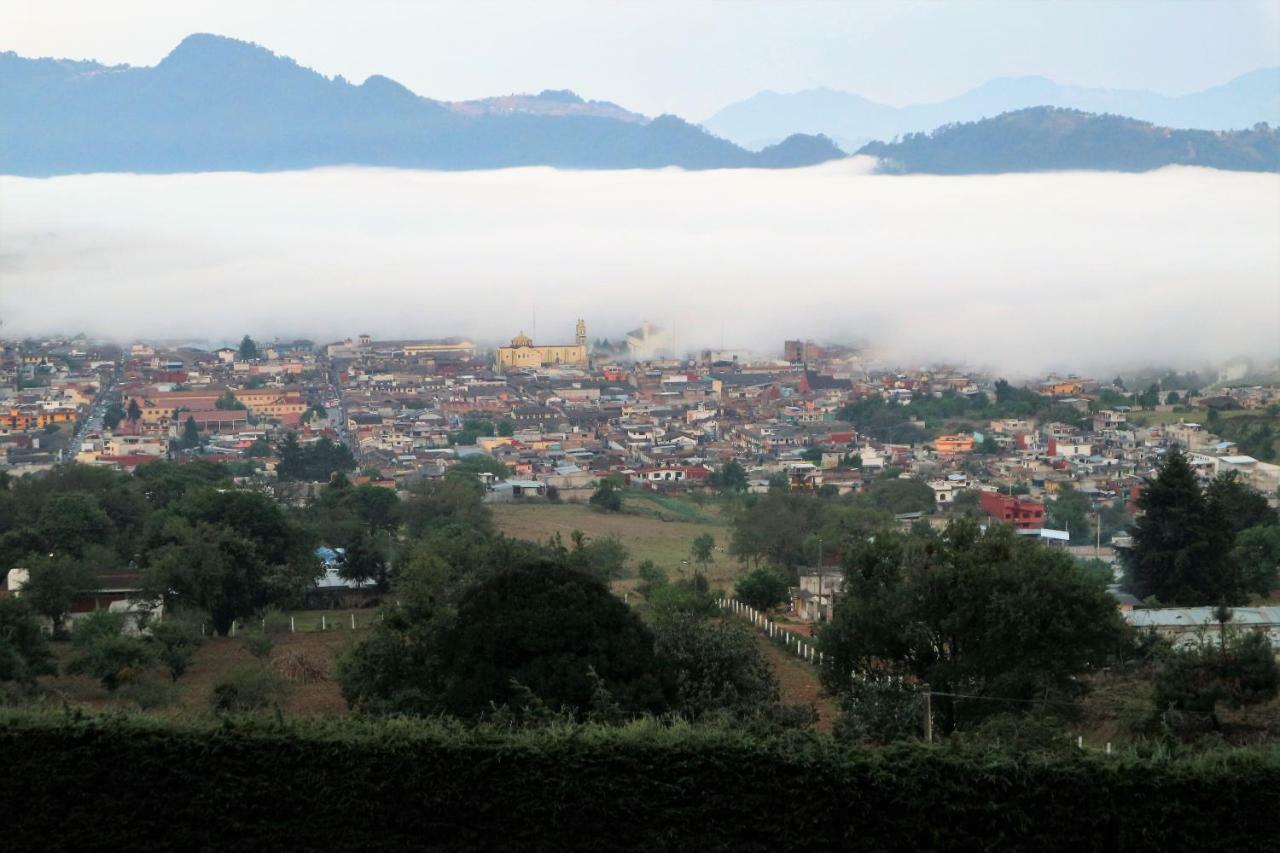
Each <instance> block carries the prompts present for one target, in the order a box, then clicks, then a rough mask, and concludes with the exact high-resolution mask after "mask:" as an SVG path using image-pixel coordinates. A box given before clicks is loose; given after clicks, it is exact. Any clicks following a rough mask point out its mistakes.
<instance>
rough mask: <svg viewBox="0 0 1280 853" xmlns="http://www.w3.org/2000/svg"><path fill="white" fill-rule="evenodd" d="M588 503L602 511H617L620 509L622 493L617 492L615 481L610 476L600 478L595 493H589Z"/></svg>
mask: <svg viewBox="0 0 1280 853" xmlns="http://www.w3.org/2000/svg"><path fill="white" fill-rule="evenodd" d="M590 503H591V505H592V506H593V507H595V508H596V509H598V510H603V511H604V512H619V511H620V510H621V509H622V495H621V494H619V492H618V485H617V483H615V482H614V481H613V480H612V479H610V478H605V479H603V480H601V481H600V485H598V486H596V490H595V493H594V494H592V495H591V500H590Z"/></svg>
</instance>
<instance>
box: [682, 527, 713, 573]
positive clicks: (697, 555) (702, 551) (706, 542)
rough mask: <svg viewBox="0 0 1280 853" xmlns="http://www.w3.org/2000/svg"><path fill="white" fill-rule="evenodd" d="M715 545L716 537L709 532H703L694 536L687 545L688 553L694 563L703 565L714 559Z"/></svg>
mask: <svg viewBox="0 0 1280 853" xmlns="http://www.w3.org/2000/svg"><path fill="white" fill-rule="evenodd" d="M715 547H716V538H715V537H714V536H712V535H711V534H710V533H703V534H702V535H701V536H696V537H694V540H693V542H692V543H691V545H690V547H689V554H690V556H692V557H693V561H694V562H695V563H697V564H698V565H700V566H703V567H705V566H706V565H707V563H710V562H711V561H712V560H714V559H715V555H714V551H715Z"/></svg>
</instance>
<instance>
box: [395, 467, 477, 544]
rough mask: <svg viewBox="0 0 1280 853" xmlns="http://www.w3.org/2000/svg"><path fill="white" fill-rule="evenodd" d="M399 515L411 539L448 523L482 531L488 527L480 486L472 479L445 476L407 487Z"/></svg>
mask: <svg viewBox="0 0 1280 853" xmlns="http://www.w3.org/2000/svg"><path fill="white" fill-rule="evenodd" d="M401 515H402V517H403V518H404V521H405V526H406V528H407V529H408V532H409V535H410V536H413V537H418V536H422V535H424V534H425V533H427V532H428V531H430V530H434V529H436V528H440V527H445V526H447V525H450V524H465V525H468V526H471V527H475V528H478V529H482V530H487V529H488V528H489V526H490V512H489V507H487V506H485V503H484V486H482V485H480V482H479V481H478V480H476V479H475V478H474V477H445V478H444V479H441V480H426V481H423V482H422V483H418V484H416V485H414V486H412V487H410V489H409V497H408V498H406V499H405V502H404V504H403V506H402V507H401Z"/></svg>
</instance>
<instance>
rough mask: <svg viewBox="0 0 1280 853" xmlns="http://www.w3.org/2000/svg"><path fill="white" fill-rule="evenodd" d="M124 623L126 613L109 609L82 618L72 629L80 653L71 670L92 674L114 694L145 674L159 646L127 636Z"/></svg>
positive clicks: (68, 668) (73, 641)
mask: <svg viewBox="0 0 1280 853" xmlns="http://www.w3.org/2000/svg"><path fill="white" fill-rule="evenodd" d="M124 624H125V617H124V614H122V613H109V612H107V611H105V610H99V611H97V612H95V613H91V614H90V615H89V616H87V617H85V618H84V619H82V620H80V622H79V623H78V624H77V625H76V627H75V629H74V630H73V631H72V632H71V643H72V645H73V646H75V648H76V649H77V651H78V654H77V655H76V656H75V657H74V658H72V659H71V662H70V663H68V664H67V672H69V673H72V674H75V675H92V676H93V677H94V678H97V679H98V680H99V681H101V682H102V686H103V687H105V688H107V690H109V691H111V692H113V693H114V692H115V690H116V688H118V687H119V686H120V685H121V684H123V683H125V682H127V681H131V680H133V679H134V678H137V677H138V676H139V675H141V673H142V671H143V670H145V669H146V668H147V667H148V666H151V665H152V664H153V663H155V660H156V651H155V647H154V646H153V645H152V644H150V643H148V642H147V641H146V640H143V639H141V638H140V637H126V636H125V635H124V634H122V633H121V631H122V630H123V627H124Z"/></svg>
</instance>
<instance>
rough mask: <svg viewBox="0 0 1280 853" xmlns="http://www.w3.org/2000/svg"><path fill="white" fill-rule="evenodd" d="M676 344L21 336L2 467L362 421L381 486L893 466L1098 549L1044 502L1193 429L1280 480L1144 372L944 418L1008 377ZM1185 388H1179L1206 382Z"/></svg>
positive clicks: (830, 593) (555, 491) (1106, 554)
mask: <svg viewBox="0 0 1280 853" xmlns="http://www.w3.org/2000/svg"><path fill="white" fill-rule="evenodd" d="M673 345H674V342H673V340H672V336H670V335H668V334H667V333H665V332H663V331H662V330H660V329H658V328H657V327H654V326H652V325H651V324H647V323H646V324H642V325H641V327H640V328H638V329H636V330H635V331H634V332H632V333H630V334H628V335H627V336H626V338H625V340H620V341H619V342H617V343H612V344H611V343H609V342H608V341H598V340H597V341H595V342H594V343H593V342H591V341H589V339H588V337H587V333H586V327H585V324H584V323H583V322H582V321H578V323H577V326H576V328H575V329H574V336H573V338H572V342H571V343H557V344H551V345H542V344H538V343H535V342H534V341H533V340H532V339H531V338H530V337H528V336H526V335H524V334H523V333H521V334H519V335H517V336H516V337H514V338H513V339H512V340H511V342H510V344H509V345H504V346H501V347H497V348H496V349H493V350H491V351H487V352H486V351H485V350H483V349H482V348H481V347H478V346H477V345H476V344H474V343H472V342H471V341H469V340H465V339H461V338H450V339H445V340H391V341H379V340H374V339H373V338H372V337H370V336H367V335H362V336H359V337H356V338H352V339H346V340H343V341H338V342H334V343H329V344H326V345H316V344H314V343H312V342H310V341H295V342H291V343H280V342H275V343H271V344H269V345H261V346H255V347H253V348H252V349H250V350H249V351H245V349H244V348H232V347H223V348H219V349H206V348H202V347H196V346H182V345H169V346H162V345H158V344H135V345H133V346H131V347H127V348H117V347H110V346H102V345H95V344H91V343H90V342H88V341H82V340H76V341H46V342H40V343H33V342H23V343H17V342H11V343H8V344H5V345H4V348H3V360H0V448H2V449H3V454H4V455H3V463H4V467H5V468H7V469H9V470H11V471H16V472H17V473H25V472H33V471H39V470H41V469H42V468H47V467H49V466H51V465H53V464H56V463H57V462H58V461H62V460H64V459H69V458H74V459H76V460H79V461H81V462H84V463H87V464H95V465H107V466H112V467H117V468H120V469H123V470H132V469H133V468H136V467H137V466H138V465H140V464H144V463H145V462H147V461H150V460H153V459H160V458H168V459H174V460H178V461H181V460H183V459H191V458H210V457H212V458H217V459H220V460H243V461H251V462H252V464H253V467H254V468H255V469H256V470H257V471H258V473H259V475H260V476H261V477H263V478H264V479H270V477H271V476H272V472H273V470H274V466H275V464H276V462H277V459H276V458H275V453H276V450H275V448H276V445H277V444H278V442H279V440H280V439H281V438H282V437H283V435H284V433H285V432H294V433H296V434H297V435H298V438H299V441H300V442H302V443H303V444H306V443H309V442H314V441H319V440H320V439H322V438H329V439H330V440H332V441H335V442H341V443H344V444H346V445H347V446H348V447H349V448H350V450H351V451H352V453H353V455H354V456H355V459H356V462H357V466H356V471H355V472H354V473H353V477H352V479H354V480H356V481H358V482H368V483H373V484H377V485H383V486H386V487H388V488H395V489H405V488H408V487H409V486H411V485H412V484H414V483H416V482H418V481H422V480H430V479H433V478H438V477H442V476H444V475H445V473H446V472H447V471H448V469H449V468H450V467H451V466H453V465H457V464H460V463H461V462H463V461H465V460H467V459H468V458H469V457H476V456H479V457H485V458H487V459H491V460H494V461H496V462H500V463H502V465H503V466H504V469H505V471H506V472H507V474H506V475H505V476H500V475H494V474H489V475H485V480H486V488H487V491H488V499H489V500H491V501H494V502H502V501H523V500H547V499H556V498H557V497H559V498H562V499H563V498H571V497H573V496H574V495H575V494H577V495H581V496H584V497H585V495H587V494H589V493H590V491H591V490H592V489H594V488H595V486H596V485H597V483H598V482H599V481H600V480H601V479H602V478H604V477H606V476H611V477H616V478H620V479H622V480H623V481H625V482H628V483H630V484H631V485H632V486H633V487H635V488H642V489H653V490H659V491H666V490H676V491H680V490H690V489H692V490H697V489H699V488H704V487H706V486H707V483H708V481H709V480H711V479H712V478H713V477H714V476H715V474H716V472H717V471H719V470H720V469H722V468H723V467H724V466H725V465H726V464H728V463H729V462H737V463H738V464H740V465H741V466H742V467H743V469H745V471H746V477H747V483H746V486H747V489H748V490H750V491H754V492H763V491H766V490H768V489H770V488H773V487H776V485H777V483H778V482H779V481H780V479H781V480H785V482H786V483H787V484H788V485H789V487H790V488H792V489H797V490H810V491H818V492H822V493H825V494H834V495H839V494H847V493H851V492H858V491H860V490H862V489H863V488H864V487H865V486H866V484H868V483H870V482H872V481H874V480H876V479H878V478H881V477H884V476H885V475H886V473H887V474H888V475H889V476H896V477H901V478H910V479H917V480H920V481H922V482H923V483H925V484H927V485H928V486H929V488H930V489H931V490H932V492H933V498H934V504H935V509H936V510H938V511H939V512H938V515H939V516H941V517H945V516H946V514H947V511H948V510H950V509H951V507H952V504H953V502H955V501H956V500H957V499H958V498H960V497H961V496H964V495H966V494H969V495H972V493H975V492H976V493H977V498H978V500H977V506H978V508H979V509H980V510H981V512H982V513H983V514H985V515H986V516H988V517H990V518H991V519H994V520H998V521H1001V522H1005V523H1009V524H1012V525H1013V526H1015V527H1016V528H1018V529H1019V530H1020V531H1021V532H1022V533H1023V534H1025V535H1033V536H1039V537H1041V538H1042V539H1045V540H1046V541H1048V542H1050V543H1051V544H1055V545H1059V546H1062V547H1068V548H1072V549H1073V550H1077V553H1079V554H1080V555H1081V556H1084V555H1086V554H1087V555H1090V556H1100V557H1102V558H1104V559H1111V558H1112V557H1113V556H1114V555H1113V553H1112V552H1111V550H1110V549H1106V550H1103V549H1100V548H1099V545H1100V544H1101V543H1099V542H1098V541H1097V539H1096V538H1095V536H1096V533H1097V531H1096V530H1082V531H1077V530H1071V531H1065V530H1064V531H1059V530H1053V529H1050V527H1049V526H1048V518H1049V513H1048V512H1047V510H1046V501H1048V500H1051V499H1052V498H1053V496H1054V495H1055V494H1056V493H1057V492H1058V491H1059V490H1060V489H1061V488H1062V487H1063V485H1065V484H1070V485H1071V486H1072V487H1073V488H1074V489H1075V490H1076V491H1077V492H1080V493H1083V494H1084V495H1085V496H1087V498H1088V499H1089V501H1090V502H1091V504H1092V505H1093V508H1094V509H1101V508H1102V507H1105V506H1112V507H1115V506H1118V505H1126V506H1128V507H1129V509H1130V510H1132V509H1133V503H1132V502H1133V501H1134V499H1135V498H1136V497H1137V495H1138V493H1139V490H1140V488H1141V485H1142V481H1143V477H1144V476H1147V475H1149V474H1150V472H1151V471H1152V470H1153V468H1154V467H1155V465H1156V464H1158V462H1159V459H1160V457H1161V455H1162V454H1163V453H1165V452H1166V451H1167V449H1168V448H1169V447H1170V446H1172V445H1174V444H1176V445H1178V446H1180V447H1182V448H1184V449H1185V450H1186V451H1187V452H1188V453H1189V455H1190V458H1191V460H1192V463H1193V465H1194V466H1195V468H1196V470H1197V471H1198V472H1199V473H1200V474H1201V475H1202V476H1203V477H1205V478H1206V479H1208V478H1211V477H1213V476H1215V475H1217V474H1219V473H1222V472H1224V471H1234V472H1236V473H1237V474H1238V475H1239V476H1240V477H1241V479H1242V480H1244V481H1245V482H1247V483H1249V484H1250V485H1253V486H1254V487H1256V488H1257V489H1258V490H1259V491H1262V492H1264V493H1265V494H1268V495H1275V494H1276V491H1277V489H1278V488H1280V466H1277V465H1274V464H1271V463H1269V462H1266V461H1263V460H1259V459H1256V458H1254V457H1252V456H1249V455H1247V454H1244V453H1241V452H1240V450H1239V448H1238V447H1236V446H1235V445H1234V444H1232V443H1231V442H1229V441H1224V440H1222V439H1221V438H1220V437H1219V436H1216V435H1214V434H1213V432H1212V431H1211V430H1210V429H1209V428H1208V427H1207V426H1206V425H1203V424H1199V423H1194V422H1190V420H1177V419H1172V420H1171V417H1170V415H1169V414H1167V413H1166V414H1162V415H1161V417H1159V418H1154V419H1146V418H1137V417H1134V414H1135V412H1136V411H1138V410H1139V409H1140V408H1141V407H1139V406H1138V402H1137V395H1134V394H1129V393H1128V392H1125V391H1124V389H1122V388H1118V387H1116V386H1111V385H1106V384H1103V383H1099V382H1096V381H1093V380H1089V379H1082V378H1079V377H1073V376H1071V377H1057V376H1051V377H1047V378H1045V379H1044V380H1043V381H1041V382H1040V383H1038V384H1036V385H1034V386H1032V388H1033V390H1036V391H1037V392H1038V393H1039V394H1041V395H1043V397H1045V398H1051V399H1052V400H1053V401H1054V402H1055V403H1056V406H1055V407H1054V411H1056V412H1059V413H1061V412H1064V411H1075V412H1077V413H1078V417H1076V418H1074V419H1072V420H1073V422H1071V423H1064V422H1062V420H1063V419H1064V417H1063V415H1061V414H1059V415H1058V418H1059V419H1058V420H1048V419H1046V420H1043V421H1042V420H1039V419H1036V418H1032V417H1002V418H997V419H990V420H986V421H983V422H980V423H978V422H975V421H974V420H973V419H964V418H961V419H956V420H954V421H945V422H941V423H936V422H929V421H927V420H926V419H925V418H923V417H919V416H917V415H916V414H915V413H916V412H919V411H924V410H925V407H922V406H921V405H920V403H921V401H924V400H928V399H930V398H938V397H942V396H943V395H958V396H973V395H977V394H980V393H982V394H986V395H987V396H988V397H989V398H991V399H994V398H995V397H996V393H995V381H994V378H993V377H991V376H986V375H983V374H980V373H975V372H971V371H965V370H960V369H956V368H948V367H933V368H928V369H917V370H901V369H892V368H887V367H885V366H883V365H881V364H878V363H877V359H876V358H875V357H874V355H873V354H871V353H869V352H867V351H865V350H856V349H851V348H846V347H825V346H818V345H815V344H813V343H812V342H807V341H799V340H791V341H785V342H783V346H782V348H781V356H780V357H778V356H776V355H759V354H753V353H750V352H744V351H733V352H731V351H710V350H708V351H703V352H701V353H700V354H699V355H698V356H697V357H693V358H670V357H664V355H663V352H664V350H665V349H668V348H670V347H672V346H673ZM1214 393H1215V396H1214V397H1213V398H1206V399H1211V402H1214V403H1216V404H1217V405H1219V406H1223V407H1245V408H1265V407H1267V406H1272V405H1275V403H1276V402H1277V401H1280V388H1277V387H1276V386H1249V387H1236V388H1228V389H1226V390H1224V391H1217V392H1214ZM1185 396H1186V395H1185V392H1184V393H1183V399H1182V400H1181V401H1180V402H1181V403H1182V404H1183V405H1187V404H1188V403H1191V404H1193V405H1200V404H1203V403H1204V400H1200V401H1189V400H1187V399H1185ZM871 398H874V399H879V400H882V401H885V402H886V403H887V404H889V405H894V406H901V407H902V413H903V420H904V421H905V422H907V423H908V424H910V425H911V426H914V427H916V429H914V430H911V431H910V435H907V436H905V437H904V439H909V440H902V441H885V440H881V439H878V438H875V437H872V436H869V435H864V434H862V433H860V432H859V430H858V429H857V427H856V425H855V424H852V423H849V422H846V421H843V420H841V410H842V409H843V408H844V407H845V406H847V405H849V404H851V403H857V402H858V401H862V400H867V399H871ZM1103 401H1105V402H1106V405H1105V407H1103V406H1102V405H1101V404H1102V402H1103ZM913 406H914V408H913ZM1147 408H1150V407H1147ZM1156 408H1159V409H1161V410H1164V411H1165V412H1167V411H1168V410H1170V409H1171V406H1170V405H1167V404H1166V405H1160V406H1157V407H1156ZM1187 411H1188V412H1189V411H1191V409H1187ZM1144 414H1145V412H1144ZM1188 417H1190V416H1188ZM193 435H194V436H196V437H198V441H194V442H193V441H192V437H193ZM490 467H491V468H492V469H493V470H495V471H496V470H504V469H499V468H498V467H497V466H496V465H495V466H490ZM970 500H972V497H970ZM908 520H909V519H908ZM837 583H838V577H837V575H836V574H835V573H832V572H831V571H829V570H825V569H820V570H815V571H814V572H813V573H812V574H811V575H810V576H806V577H805V578H802V580H801V584H800V586H799V587H798V588H797V589H796V591H795V592H796V595H795V600H794V606H795V610H796V612H797V614H799V615H800V616H801V617H802V618H812V619H821V618H824V616H825V615H829V613H830V609H831V607H832V602H833V600H834V598H835V596H836V595H837V594H838V593H837V591H836V588H835V586H834V585H835V584H837Z"/></svg>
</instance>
